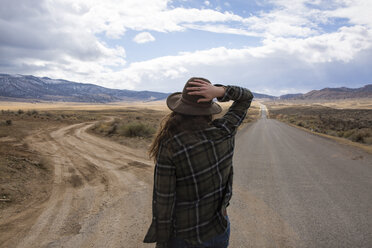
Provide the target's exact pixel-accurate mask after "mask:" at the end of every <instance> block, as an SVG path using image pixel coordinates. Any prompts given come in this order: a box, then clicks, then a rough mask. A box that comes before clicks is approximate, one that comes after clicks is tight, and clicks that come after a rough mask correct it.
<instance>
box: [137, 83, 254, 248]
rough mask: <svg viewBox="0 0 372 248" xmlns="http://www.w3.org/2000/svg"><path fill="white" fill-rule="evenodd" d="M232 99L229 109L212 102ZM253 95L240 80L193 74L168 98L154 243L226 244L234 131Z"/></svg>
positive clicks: (157, 151) (157, 143)
mask: <svg viewBox="0 0 372 248" xmlns="http://www.w3.org/2000/svg"><path fill="white" fill-rule="evenodd" d="M214 98H217V100H218V101H220V102H224V101H229V100H233V101H234V103H233V104H232V105H231V107H230V108H229V110H228V111H227V113H226V114H225V115H224V116H223V117H222V118H218V119H215V120H213V121H212V115H213V114H217V113H220V112H221V107H220V106H219V105H218V104H217V103H215V102H213V99H214ZM252 98H253V95H252V93H251V92H250V91H249V90H247V89H244V88H241V87H237V86H222V85H212V84H211V83H210V82H209V81H208V80H207V79H204V78H191V79H189V80H188V81H187V83H186V85H185V87H184V89H183V92H182V93H181V92H176V93H173V94H171V95H170V96H169V97H168V98H167V105H168V107H169V108H170V109H171V110H172V113H171V114H170V115H169V116H168V118H167V119H166V120H165V121H163V123H162V126H161V127H160V130H159V132H158V135H157V137H156V138H155V140H154V142H153V144H152V146H151V149H150V155H151V156H152V157H153V158H154V159H155V162H156V165H155V171H154V190H153V205H152V210H153V219H152V223H151V226H150V228H149V230H148V232H147V235H146V237H145V239H144V242H145V243H151V242H156V247H177V248H182V247H221V248H222V247H227V246H228V243H229V235H230V223H229V219H228V216H227V213H226V207H227V206H228V204H229V201H230V199H231V194H232V177H233V167H232V156H233V152H234V136H235V134H236V131H237V128H238V126H239V125H240V124H241V123H242V121H243V119H244V118H245V116H246V113H247V109H248V108H249V106H250V104H251V101H252Z"/></svg>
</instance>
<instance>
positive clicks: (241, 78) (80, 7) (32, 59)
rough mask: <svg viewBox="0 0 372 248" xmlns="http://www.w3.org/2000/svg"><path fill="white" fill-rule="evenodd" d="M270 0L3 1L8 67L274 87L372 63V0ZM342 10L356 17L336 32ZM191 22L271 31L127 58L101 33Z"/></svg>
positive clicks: (135, 80) (156, 85)
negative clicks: (254, 2)
mask: <svg viewBox="0 0 372 248" xmlns="http://www.w3.org/2000/svg"><path fill="white" fill-rule="evenodd" d="M207 2H208V4H207ZM267 2H270V3H271V4H272V6H273V8H272V9H270V10H265V9H263V10H262V11H260V12H258V14H257V15H255V16H251V17H248V18H243V17H242V16H239V15H236V14H234V13H232V12H221V8H219V7H217V8H216V9H215V10H212V9H196V8H189V9H186V8H181V7H178V8H173V7H172V8H170V7H169V3H171V1H169V0H122V1H114V0H106V1H101V0H63V1H62V0H52V1H49V0H48V1H47V0H45V1H22V0H15V1H7V3H6V4H5V7H4V8H1V9H0V32H1V34H2V35H1V37H0V54H1V57H0V65H1V66H0V69H1V71H3V72H10V73H13V72H14V73H24V74H35V75H40V76H49V77H52V78H55V77H58V78H65V79H69V80H75V81H81V82H91V83H97V84H100V85H103V86H107V87H114V88H128V89H157V90H161V91H170V90H177V89H178V90H179V89H180V87H182V85H183V83H184V81H185V79H187V78H188V77H191V76H194V75H199V76H205V77H207V78H210V79H211V80H213V81H218V82H220V81H219V80H222V81H223V82H227V83H230V82H231V83H232V82H236V83H242V84H243V85H246V86H247V87H251V88H252V89H254V90H257V91H262V92H267V93H269V92H268V91H269V89H270V87H271V88H280V89H281V90H282V92H293V91H294V89H295V88H297V89H306V83H308V82H311V80H316V81H317V82H322V80H325V78H327V77H328V76H327V75H326V74H327V73H326V72H327V71H326V70H330V71H336V69H334V68H336V66H338V67H339V68H347V65H352V64H357V65H358V66H355V67H352V68H353V69H355V70H356V71H358V70H359V68H365V65H369V64H371V63H372V62H371V61H372V60H371V59H370V58H371V54H372V52H370V53H367V55H368V56H370V57H367V58H366V57H363V56H362V54H365V52H366V51H371V44H372V34H371V32H372V31H371V30H372V18H370V17H369V16H370V13H371V10H372V2H371V1H367V0H355V1H349V0H332V1H322V0H299V1H292V0H275V1H274V0H273V1H271V0H268V1H266V3H267ZM209 4H210V2H209V1H205V2H204V5H209ZM335 18H346V19H347V20H349V22H348V23H347V24H346V25H345V26H344V27H340V28H338V29H337V30H335V31H332V32H326V31H325V30H323V27H322V25H327V24H328V23H332V21H334V19H335ZM187 29H196V30H203V31H206V32H214V33H225V34H236V35H244V36H254V37H262V38H263V39H262V43H260V44H256V46H254V47H246V48H244V49H227V48H225V47H217V48H210V49H206V50H199V51H194V52H188V53H182V52H180V53H179V54H177V55H175V56H163V57H158V58H154V59H150V60H146V61H140V62H136V63H128V61H126V52H125V48H124V47H122V46H115V47H112V46H110V45H108V44H106V43H105V42H104V39H103V38H102V37H105V36H108V37H110V38H122V37H123V36H125V35H126V32H127V31H128V30H134V31H136V32H140V33H139V34H138V35H137V36H136V37H135V38H134V41H135V42H139V43H141V42H142V43H144V42H150V41H153V40H155V38H154V37H153V36H152V35H151V34H150V33H149V32H151V31H157V32H164V33H167V32H178V31H184V30H187ZM144 31H146V32H144ZM98 37H101V38H98ZM367 55H365V56H367ZM358 63H360V64H358ZM268 71H269V72H268ZM344 71H347V69H345V70H344ZM344 71H342V72H340V74H342V73H344ZM365 71H370V70H367V69H366V70H365ZM335 74H336V73H335ZM366 75H368V76H370V74H368V73H367V74H366ZM345 78H346V77H345ZM340 80H342V78H341V79H340ZM289 84H292V86H291V87H289V86H288V85H289ZM273 85H274V86H275V87H273ZM293 85H297V86H298V87H293ZM272 93H275V92H272Z"/></svg>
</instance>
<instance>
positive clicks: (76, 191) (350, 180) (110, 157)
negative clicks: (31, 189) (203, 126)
mask: <svg viewBox="0 0 372 248" xmlns="http://www.w3.org/2000/svg"><path fill="white" fill-rule="evenodd" d="M263 111H264V112H265V108H264V107H263ZM265 116H266V115H265V113H264V114H263V117H265ZM90 125H91V124H88V123H84V124H76V125H72V126H68V127H64V128H62V129H58V130H54V131H48V130H43V131H40V132H39V133H37V134H35V135H33V136H31V137H29V138H28V143H29V144H30V146H31V147H32V148H33V149H35V150H37V151H39V152H41V153H42V154H44V155H46V156H47V157H49V158H50V159H51V162H52V163H53V165H54V167H55V177H54V178H55V179H54V183H53V189H52V194H51V197H50V199H49V200H48V201H47V202H46V203H43V204H42V205H41V206H37V207H35V209H30V210H29V211H28V213H27V214H28V215H29V218H23V219H24V221H23V222H22V224H20V230H19V231H18V232H17V233H14V234H12V237H13V238H11V239H9V240H8V241H7V242H6V243H5V244H3V247H18V248H31V247H74V248H75V247H97V248H98V247H99V248H101V247H109V248H116V247H128V248H135V247H153V245H145V244H143V243H142V239H143V236H144V234H145V232H146V228H147V227H148V225H149V222H150V220H151V193H152V176H153V163H152V162H151V161H149V160H147V159H146V154H145V150H133V149H130V148H128V147H125V146H122V145H120V144H117V143H114V142H111V141H108V140H105V139H101V138H98V137H96V136H93V135H90V134H88V133H87V132H86V130H87V129H88V128H89V126H90ZM237 136H238V137H237V140H236V153H235V156H234V160H235V161H234V163H235V178H234V189H233V191H234V196H233V199H232V202H231V205H230V207H229V208H228V213H229V216H230V219H231V222H232V232H231V246H230V247H233V248H234V247H368V244H372V233H371V231H372V210H371V209H372V208H371V205H372V194H371V189H372V164H371V161H372V157H371V155H369V154H366V153H364V152H362V151H359V150H356V149H354V148H351V147H346V146H342V145H339V144H337V143H335V142H333V141H330V140H327V139H324V138H321V137H318V136H315V135H312V134H309V133H307V132H304V131H301V130H298V129H296V128H293V127H290V126H288V125H285V124H283V123H280V122H277V121H275V120H270V119H266V118H262V119H260V120H259V121H257V122H255V123H253V124H251V125H249V126H247V127H246V128H244V129H242V130H241V131H240V132H239V133H238V135H237ZM25 216H26V215H25ZM21 227H23V228H21Z"/></svg>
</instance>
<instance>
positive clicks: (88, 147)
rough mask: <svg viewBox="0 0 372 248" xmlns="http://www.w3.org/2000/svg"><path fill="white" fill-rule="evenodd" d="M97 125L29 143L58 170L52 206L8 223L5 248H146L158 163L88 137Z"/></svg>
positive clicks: (42, 135) (47, 133) (46, 134)
mask: <svg viewBox="0 0 372 248" xmlns="http://www.w3.org/2000/svg"><path fill="white" fill-rule="evenodd" d="M91 125H92V124H91V123H83V124H74V125H70V126H67V127H63V128H59V129H57V130H41V131H39V132H37V133H35V134H33V135H31V136H29V137H28V138H26V142H27V144H28V145H29V147H30V148H31V149H33V150H35V151H37V152H39V153H41V154H42V155H43V156H45V157H47V158H49V159H50V162H51V164H52V165H53V166H54V178H53V182H52V183H51V187H52V189H51V193H50V197H49V199H48V200H47V201H45V202H41V203H40V204H36V203H34V204H32V205H31V207H30V208H29V209H27V210H25V211H21V212H20V213H16V214H15V215H13V216H9V219H8V220H7V221H6V223H2V225H1V226H2V229H1V233H2V238H1V241H2V243H0V246H1V247H27V248H29V247H146V246H145V245H144V244H142V239H143V235H144V234H145V231H146V230H145V229H146V228H147V227H148V226H149V224H150V223H149V222H150V221H151V207H150V206H151V192H152V190H151V189H152V184H151V183H152V173H153V163H152V161H149V160H148V159H147V158H146V156H147V154H146V151H145V149H143V150H141V149H136V150H134V149H131V148H128V147H126V146H123V145H120V144H118V143H115V142H111V141H109V140H106V139H101V138H99V137H96V136H93V135H90V134H88V133H87V132H86V130H87V129H88V128H89V127H90V126H91ZM7 223H8V225H13V226H15V227H16V228H6V226H7V225H6V224H7Z"/></svg>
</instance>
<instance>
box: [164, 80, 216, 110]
mask: <svg viewBox="0 0 372 248" xmlns="http://www.w3.org/2000/svg"><path fill="white" fill-rule="evenodd" d="M195 79H199V80H203V81H205V82H207V83H211V82H210V81H209V80H208V79H205V78H197V77H192V78H190V79H189V80H188V81H187V82H186V84H185V87H184V88H183V91H182V92H176V93H173V94H171V95H169V96H168V98H167V106H168V108H169V109H170V110H172V111H174V112H177V113H181V114H185V115H213V114H218V113H220V112H221V111H222V108H221V106H220V105H218V104H217V103H215V102H213V101H209V102H200V103H198V99H200V98H203V96H199V95H189V94H187V93H188V92H189V91H188V90H186V88H187V87H195V86H194V85H192V84H189V83H190V82H192V81H195Z"/></svg>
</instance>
